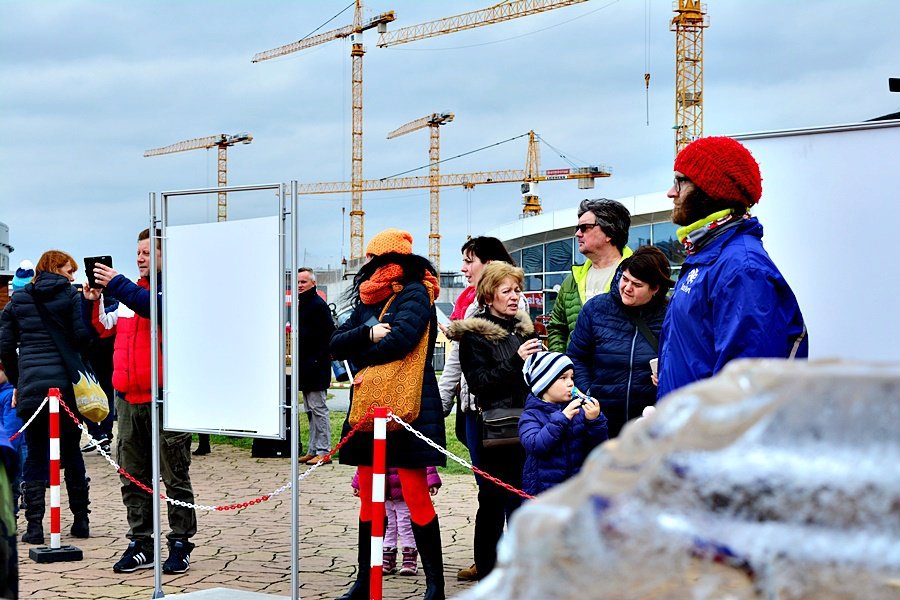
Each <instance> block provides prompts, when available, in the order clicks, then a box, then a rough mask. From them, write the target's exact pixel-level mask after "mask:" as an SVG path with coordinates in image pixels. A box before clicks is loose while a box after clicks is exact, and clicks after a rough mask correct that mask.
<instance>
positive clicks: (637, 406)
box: [566, 246, 672, 438]
mask: <svg viewBox="0 0 900 600" xmlns="http://www.w3.org/2000/svg"><path fill="white" fill-rule="evenodd" d="M670 277H671V270H670V268H669V260H668V259H667V258H666V255H665V254H663V253H662V252H661V251H660V250H659V249H658V248H655V247H653V246H643V247H641V248H639V249H638V250H637V251H636V252H635V253H634V254H633V255H632V256H630V257H628V258H626V259H625V260H623V261H622V264H621V265H620V266H619V270H618V271H617V273H616V276H615V278H614V280H613V285H612V287H611V288H610V291H609V293H608V294H603V295H601V296H595V297H594V298H592V299H590V300H588V302H587V303H586V304H585V305H584V309H583V310H582V311H581V314H580V315H579V316H578V321H577V322H576V324H575V331H574V332H573V333H572V341H571V342H570V343H569V348H568V351H567V352H566V353H567V354H568V355H569V358H571V359H572V362H573V363H574V365H575V385H576V386H577V387H578V389H580V390H582V391H583V392H585V393H588V394H590V395H591V396H593V397H594V398H596V399H597V400H599V401H600V408H601V409H602V411H603V414H604V415H605V416H606V418H607V420H608V423H607V426H608V428H609V437H610V438H613V437H615V436H617V435H619V431H620V430H621V429H622V426H623V425H625V423H626V422H628V421H629V420H631V419H634V418H636V417H639V416H641V412H643V410H644V408H645V407H647V406H651V405H654V404H656V386H655V385H654V383H653V381H652V380H651V371H650V360H651V359H653V358H656V356H657V352H658V341H657V340H658V339H659V333H660V330H661V329H662V323H663V318H664V317H665V313H666V306H667V304H668V303H667V300H666V293H667V292H668V291H669V288H671V287H672V280H671V279H670Z"/></svg>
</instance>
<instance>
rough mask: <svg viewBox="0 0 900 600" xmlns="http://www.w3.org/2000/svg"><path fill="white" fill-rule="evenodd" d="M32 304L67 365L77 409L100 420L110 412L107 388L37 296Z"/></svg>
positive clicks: (84, 415)
mask: <svg viewBox="0 0 900 600" xmlns="http://www.w3.org/2000/svg"><path fill="white" fill-rule="evenodd" d="M34 305H35V306H36V307H37V310H38V314H39V315H40V317H41V321H42V322H43V323H44V328H45V329H46V330H47V333H48V334H49V335H50V337H51V338H52V339H53V343H54V344H56V349H57V350H59V355H60V356H61V357H62V359H63V362H64V363H65V365H66V371H68V373H69V379H70V380H71V381H72V391H73V392H74V393H75V406H76V408H77V409H78V412H80V413H81V415H82V416H83V417H84V418H86V419H90V420H91V421H93V422H94V423H99V422H101V421H102V420H103V419H105V418H106V416H107V415H108V414H109V400H108V399H107V397H106V392H104V391H103V388H102V387H100V382H98V381H97V376H96V375H94V372H93V371H92V370H91V368H90V366H89V365H87V364H85V361H84V360H83V359H82V358H81V356H80V355H79V354H78V353H77V352H75V350H73V349H72V347H71V346H70V345H69V344H68V343H67V342H66V340H65V338H64V334H63V331H62V327H61V326H60V325H59V323H57V322H56V321H55V320H54V319H53V317H51V316H50V313H49V312H48V311H47V307H46V306H44V305H43V303H41V302H39V301H38V300H37V299H36V298H35V300H34Z"/></svg>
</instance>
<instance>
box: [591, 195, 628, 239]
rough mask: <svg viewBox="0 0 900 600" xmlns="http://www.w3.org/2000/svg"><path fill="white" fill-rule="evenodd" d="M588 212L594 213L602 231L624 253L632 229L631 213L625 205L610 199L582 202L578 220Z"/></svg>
mask: <svg viewBox="0 0 900 600" xmlns="http://www.w3.org/2000/svg"><path fill="white" fill-rule="evenodd" d="M588 211H591V212H592V213H594V217H595V218H596V219H597V224H598V225H600V229H602V230H603V233H605V234H606V235H608V236H609V237H610V238H612V244H613V246H615V247H616V248H618V249H619V252H622V250H623V249H624V248H625V245H626V244H627V243H628V230H629V229H630V228H631V213H630V212H628V209H627V208H625V205H624V204H622V203H621V202H618V201H616V200H610V199H609V198H597V199H596V200H582V201H581V204H579V205H578V218H579V219H580V218H581V215H583V214H584V213H586V212H588Z"/></svg>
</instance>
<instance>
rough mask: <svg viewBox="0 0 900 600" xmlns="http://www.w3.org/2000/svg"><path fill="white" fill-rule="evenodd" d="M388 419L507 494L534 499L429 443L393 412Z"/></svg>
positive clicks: (389, 413) (444, 449) (429, 441)
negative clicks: (507, 492)
mask: <svg viewBox="0 0 900 600" xmlns="http://www.w3.org/2000/svg"><path fill="white" fill-rule="evenodd" d="M388 418H389V419H393V420H394V421H396V422H397V423H400V426H401V427H403V428H404V429H406V430H407V431H409V432H410V433H411V434H413V435H414V436H416V437H417V438H419V439H420V440H422V441H423V442H425V443H426V444H428V445H429V446H431V447H432V448H434V449H435V450H437V451H438V452H440V453H442V454H444V455H445V456H447V457H449V458H451V459H452V460H454V461H456V462H458V463H459V464H461V465H462V466H464V467H465V468H467V469H470V470H472V471H474V472H475V473H477V474H478V475H481V476H482V477H484V478H485V479H487V480H488V481H491V482H493V483H495V484H497V485H499V486H500V487H502V488H503V489H505V490H507V491H509V492H512V493H513V494H516V495H517V496H521V497H522V498H525V499H526V500H531V499H533V498H534V496H531V495H529V494H527V493H525V492H523V491H522V490H520V489H518V488H515V487H513V486H511V485H509V484H508V483H506V482H505V481H501V480H499V479H497V478H496V477H494V476H493V475H491V474H490V473H486V472H484V471H482V470H481V469H479V468H478V467H476V466H475V465H473V464H472V463H470V462H468V461H466V460H465V459H462V458H460V457H458V456H456V455H454V454H452V453H450V452H448V451H447V449H446V448H441V447H440V446H438V445H437V444H435V443H434V442H433V441H431V440H430V439H428V438H427V437H425V435H424V434H422V433H421V432H419V431H417V430H415V429H413V428H412V426H411V425H409V424H408V423H407V422H406V421H404V420H403V419H401V418H400V417H398V416H397V415H395V414H394V413H393V412H388Z"/></svg>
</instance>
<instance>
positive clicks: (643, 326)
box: [628, 315, 659, 354]
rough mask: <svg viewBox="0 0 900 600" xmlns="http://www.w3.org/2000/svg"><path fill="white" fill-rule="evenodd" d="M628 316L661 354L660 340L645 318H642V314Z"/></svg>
mask: <svg viewBox="0 0 900 600" xmlns="http://www.w3.org/2000/svg"><path fill="white" fill-rule="evenodd" d="M628 317H629V318H630V319H631V321H632V322H633V323H634V324H635V325H637V328H638V329H639V330H640V332H641V334H642V335H643V336H644V338H645V339H646V340H647V341H648V342H649V343H650V347H651V348H653V352H655V353H656V354H659V340H658V339H656V336H655V335H653V332H652V331H650V328H649V327H648V326H647V324H646V323H645V322H644V319H642V318H641V316H640V315H628Z"/></svg>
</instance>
